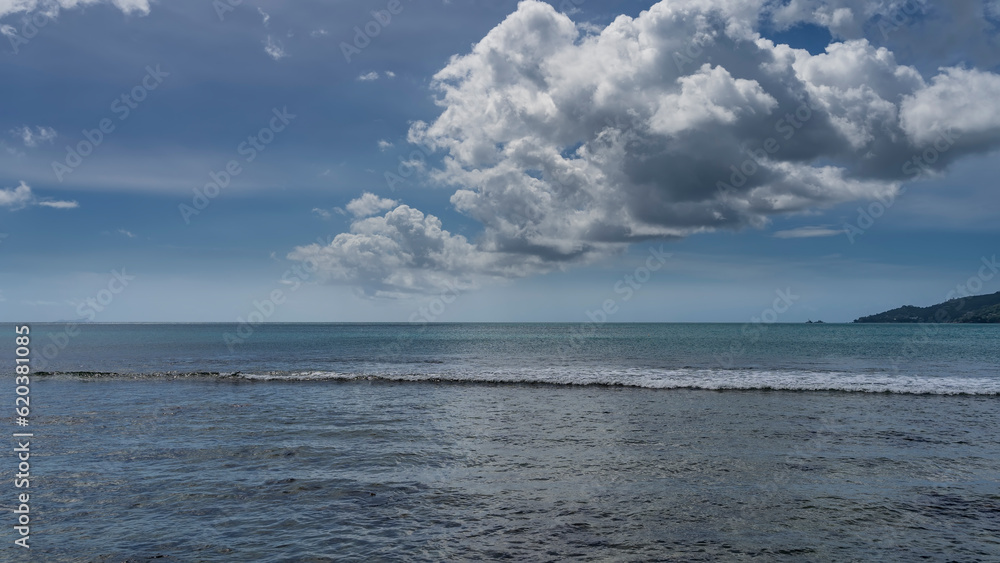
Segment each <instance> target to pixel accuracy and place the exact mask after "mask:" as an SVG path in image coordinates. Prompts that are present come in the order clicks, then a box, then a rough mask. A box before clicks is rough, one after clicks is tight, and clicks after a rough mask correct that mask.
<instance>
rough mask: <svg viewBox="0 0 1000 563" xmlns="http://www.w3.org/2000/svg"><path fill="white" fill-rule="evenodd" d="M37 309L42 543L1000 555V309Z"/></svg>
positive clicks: (428, 556)
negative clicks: (244, 327) (814, 320)
mask: <svg viewBox="0 0 1000 563" xmlns="http://www.w3.org/2000/svg"><path fill="white" fill-rule="evenodd" d="M8 328H9V329H10V330H9V333H10V334H13V329H12V327H11V326H10V325H6V326H4V327H0V330H4V331H6V330H7V329H8ZM32 328H33V334H34V336H35V340H34V341H33V342H34V344H33V347H34V358H35V359H36V360H40V359H44V346H45V345H46V344H47V343H52V344H53V346H56V349H57V350H58V352H57V353H55V354H50V355H51V356H52V357H51V358H49V359H46V363H47V365H46V366H45V368H46V374H44V375H37V376H35V377H34V378H33V380H32V389H31V395H32V409H33V410H32V416H31V425H32V426H31V429H32V430H33V431H34V432H35V434H36V435H35V437H34V438H33V440H34V441H33V443H32V461H33V464H32V472H33V474H35V476H36V477H35V480H34V482H33V484H32V487H33V493H34V495H33V504H32V514H33V520H32V522H33V528H32V546H33V547H32V550H31V556H32V557H31V560H34V561H81V562H82V561H125V560H128V561H153V560H155V561H370V560H385V561H442V560H497V559H511V560H523V561H561V560H566V559H581V560H616V561H648V560H678V561H719V560H732V561H744V560H763V561H803V560H806V561H826V560H836V561H870V560H887V561H913V560H916V559H926V560H941V561H949V560H954V561H977V560H978V561H986V560H1000V540H998V539H997V538H998V537H1000V534H998V532H1000V493H998V491H1000V486H998V485H1000V483H998V481H1000V471H998V470H997V468H998V467H1000V416H998V415H997V412H998V409H997V407H998V400H1000V398H998V396H997V381H998V378H1000V375H998V374H1000V370H998V367H1000V357H998V346H997V343H998V337H1000V327H995V326H950V325H949V326H941V327H936V328H935V327H917V326H913V325H857V326H855V325H771V326H767V327H766V328H765V329H764V330H762V331H759V332H752V331H745V330H744V329H745V328H746V327H741V326H739V325H605V326H594V325H591V326H587V325H433V326H427V327H420V326H410V325H270V326H266V327H263V328H260V329H257V330H255V332H254V333H253V334H252V335H250V337H249V338H247V339H246V341H245V342H244V343H242V344H240V345H238V346H235V347H234V349H233V350H230V349H229V347H228V346H227V344H226V342H225V340H224V335H225V334H226V333H227V332H232V331H234V330H235V328H236V327H234V326H232V325H86V326H82V327H81V331H80V333H79V334H78V335H75V336H72V337H70V338H69V339H68V341H66V342H63V339H61V338H60V337H59V336H58V335H59V334H60V332H63V331H64V330H65V327H64V326H63V325H41V324H39V325H32ZM932 328H933V329H934V331H933V332H930V333H928V332H927V331H928V330H930V329H932ZM50 335H51V336H55V339H54V340H53V338H50ZM925 335H926V338H925ZM60 342H62V343H63V344H65V345H64V346H62V347H59V343H60ZM6 348H7V349H4V350H3V353H4V354H6V355H5V356H3V362H4V363H3V365H5V366H9V365H12V361H8V356H11V357H12V352H13V337H12V338H11V346H8V347H6ZM50 352H51V350H50ZM237 372H239V373H238V374H237V375H234V374H236V373H237ZM11 375H12V374H10V372H9V371H8V372H4V378H3V381H4V382H5V383H4V384H5V385H7V386H8V387H9V388H10V389H13V381H12V380H11V379H10V377H11ZM582 384H586V385H582ZM789 390H794V391H789ZM887 391H888V392H887ZM11 392H12V391H11ZM11 396H13V395H11ZM12 428H13V427H12ZM12 431H13V430H12ZM7 457H8V460H7V462H2V461H0V464H2V466H3V467H4V471H5V472H6V473H5V475H6V476H7V477H10V476H11V475H9V473H11V469H12V468H13V465H12V464H13V461H12V458H11V457H10V456H7ZM5 480H7V479H6V477H5ZM7 482H8V483H9V482H10V480H7ZM10 491H13V488H11V489H10ZM5 506H7V507H8V510H9V506H10V505H5ZM7 518H8V519H10V520H11V521H13V515H12V514H9V513H8V516H7ZM12 541H13V537H11V538H10V541H9V542H7V545H5V546H4V548H3V549H2V550H0V553H2V554H3V555H2V556H0V557H3V558H7V559H9V560H11V561H17V560H28V559H26V558H25V557H24V554H22V553H20V551H19V550H21V548H15V547H13V546H11V542H12ZM21 551H23V550H21Z"/></svg>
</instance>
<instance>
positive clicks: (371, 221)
mask: <svg viewBox="0 0 1000 563" xmlns="http://www.w3.org/2000/svg"><path fill="white" fill-rule="evenodd" d="M998 26H1000V0H986V1H984V0H977V1H953V2H930V1H921V0H908V1H906V2H900V1H897V0H878V1H862V0H836V1H825V0H790V1H789V0H781V1H778V0H698V1H696V0H669V1H663V2H652V1H636V0H614V1H601V2H598V1H596V0H559V1H552V2H547V3H546V2H541V1H536V0H525V1H523V2H516V1H513V0H490V1H486V0H450V1H441V0H426V1H417V2H414V1H411V0H372V1H367V0H364V1H361V0H359V1H352V2H344V1H338V2H329V1H311V0H294V1H289V2H280V3H279V2H263V1H262V2H253V1H250V0H245V1H239V0H215V1H211V0H198V1H188V0H176V1H171V2H156V1H149V0H112V1H103V0H58V1H52V0H0V76H2V77H3V80H0V106H2V108H3V110H2V112H0V320H2V321H6V322H24V321H34V322H43V321H72V320H81V319H83V320H88V321H93V322H240V321H243V320H246V319H251V318H253V319H257V320H263V321H268V322H300V321H301V322H358V321H379V322H383V321H385V322H389V321H391V322H407V321H410V322H439V321H444V322H452V321H456V322H457V321H488V322H494V321H495V322H506V321H530V322H534V321H539V322H545V321H559V322H562V321H567V322H594V323H602V322H632V321H642V322H736V323H750V322H757V321H760V320H761V319H764V321H765V322H772V321H776V322H803V321H805V320H809V319H811V320H818V319H822V320H824V321H827V322H849V321H851V320H853V319H855V318H857V317H859V316H863V315H867V314H873V313H876V312H880V311H883V310H886V309H890V308H894V307H898V306H902V305H906V304H913V305H921V306H926V305H931V304H934V303H937V302H940V301H943V300H945V299H946V298H947V297H950V296H954V295H955V292H956V291H957V292H958V294H959V295H960V294H962V292H967V293H971V294H979V293H992V292H995V291H1000V275H998V272H997V271H996V269H997V268H996V258H995V256H996V255H997V254H998V251H1000V248H998V246H1000V244H998V243H1000V236H998V235H1000V222H998V221H997V220H996V218H997V216H998V211H1000V197H998V194H997V183H996V182H997V180H996V179H997V178H998V177H1000V159H998V158H997V157H998V156H1000V43H998V41H1000V39H998V33H997V32H998ZM251 315H253V316H252V317H251Z"/></svg>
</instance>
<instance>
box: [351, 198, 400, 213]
mask: <svg viewBox="0 0 1000 563" xmlns="http://www.w3.org/2000/svg"><path fill="white" fill-rule="evenodd" d="M397 205H399V202H397V201H395V200H392V199H388V198H383V197H378V196H377V195H375V194H372V193H368V192H365V193H364V194H363V195H362V196H361V197H359V198H358V199H355V200H352V201H351V202H350V203H348V204H347V210H348V211H350V212H351V214H352V215H354V216H355V217H369V216H371V215H375V214H376V213H379V212H381V211H385V210H387V209H392V208H394V207H396V206H397Z"/></svg>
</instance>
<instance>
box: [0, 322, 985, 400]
mask: <svg viewBox="0 0 1000 563" xmlns="http://www.w3.org/2000/svg"><path fill="white" fill-rule="evenodd" d="M35 331H36V332H35V333H36V340H35V342H36V348H35V355H36V370H39V371H45V372H55V373H59V372H84V373H86V372H105V373H114V374H128V375H139V374H147V375H149V374H168V373H169V374H175V375H177V374H180V375H183V374H193V373H203V372H212V373H217V374H220V375H231V374H235V373H237V372H238V373H239V377H242V378H249V379H357V378H380V379H392V380H407V381H419V380H449V381H485V382H519V383H553V384H599V385H602V384H603V385H629V386H637V387H648V388H671V387H687V388H703V389H728V388H731V389H757V388H771V389H790V390H794V389H800V390H845V391H847V390H862V391H896V392H904V393H910V392H912V393H974V394H997V393H1000V345H998V344H1000V326H997V325H834V324H826V325H804V324H796V325H789V324H777V325H760V324H759V325H736V324H613V325H593V324H591V325H573V324H444V325H422V326H421V325H384V324H368V325H364V324H361V325H324V324H287V325H286V324H281V325H264V326H262V327H258V328H256V329H255V330H254V331H253V333H252V334H250V335H249V336H248V337H247V338H245V339H242V341H241V342H240V343H238V344H233V343H232V340H228V341H227V338H232V337H235V336H236V335H237V327H236V326H234V325H213V324H203V325H178V324H174V325H82V326H81V327H80V329H79V334H78V335H76V336H67V335H66V334H65V333H66V330H65V327H64V326H63V325H37V326H36V327H35ZM61 345H62V346H61ZM4 352H7V353H12V352H13V349H12V348H10V349H9V350H4ZM50 358H51V359H50Z"/></svg>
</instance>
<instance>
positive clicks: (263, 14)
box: [257, 7, 271, 27]
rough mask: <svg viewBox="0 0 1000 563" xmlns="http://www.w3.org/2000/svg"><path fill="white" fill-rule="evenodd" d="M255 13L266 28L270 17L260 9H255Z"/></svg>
mask: <svg viewBox="0 0 1000 563" xmlns="http://www.w3.org/2000/svg"><path fill="white" fill-rule="evenodd" d="M257 13H258V14H260V17H261V19H262V20H263V21H264V27H267V24H268V22H270V21H271V16H270V14H268V13H267V12H265V11H264V10H262V9H261V8H260V7H258V8H257Z"/></svg>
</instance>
